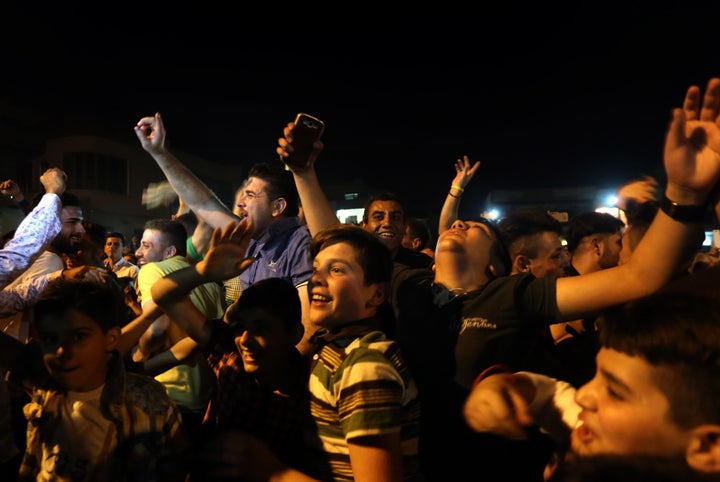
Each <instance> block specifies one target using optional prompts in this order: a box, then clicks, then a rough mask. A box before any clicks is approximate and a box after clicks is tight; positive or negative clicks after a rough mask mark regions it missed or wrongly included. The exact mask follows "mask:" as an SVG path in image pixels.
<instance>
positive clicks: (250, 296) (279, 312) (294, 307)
mask: <svg viewBox="0 0 720 482" xmlns="http://www.w3.org/2000/svg"><path fill="white" fill-rule="evenodd" d="M231 306H232V308H228V309H229V310H230V309H231V310H232V312H236V310H242V309H247V308H260V309H262V310H263V311H265V312H267V313H269V314H271V315H273V316H277V317H278V318H280V319H281V320H283V322H284V324H285V327H286V328H288V329H292V328H295V327H297V326H300V325H302V307H301V305H300V297H299V296H298V291H297V288H295V287H294V286H293V285H292V284H290V283H289V282H287V281H286V280H284V279H282V278H265V279H262V280H260V281H257V282H255V283H253V284H252V285H250V286H249V287H247V288H245V289H244V290H243V292H242V296H240V297H239V298H238V300H237V301H236V302H235V304H234V305H231ZM228 314H229V318H232V316H233V315H232V314H230V313H228ZM233 321H237V320H233V319H229V320H228V322H229V323H230V324H233Z"/></svg>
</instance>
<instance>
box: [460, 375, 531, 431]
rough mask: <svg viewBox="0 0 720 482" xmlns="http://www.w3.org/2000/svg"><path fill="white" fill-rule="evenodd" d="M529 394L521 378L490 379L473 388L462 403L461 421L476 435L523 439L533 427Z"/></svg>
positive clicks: (493, 377)
mask: <svg viewBox="0 0 720 482" xmlns="http://www.w3.org/2000/svg"><path fill="white" fill-rule="evenodd" d="M533 390H534V389H533V388H531V383H529V382H528V380H526V379H525V378H523V377H517V376H515V375H513V374H509V373H504V374H498V375H491V376H489V377H487V378H485V379H483V380H482V381H481V382H480V383H478V384H477V385H476V386H475V387H473V389H472V391H471V392H470V395H468V398H467V399H466V400H465V406H464V407H463V416H464V417H465V421H466V422H467V424H468V426H469V427H470V428H471V429H473V430H475V431H476V432H490V433H494V434H497V435H502V436H503V437H507V438H510V439H514V440H522V439H525V438H527V436H528V431H527V430H528V427H530V426H531V425H533V424H534V421H533V418H532V416H531V415H530V413H529V401H528V397H529V395H528V393H529V392H532V391H533ZM530 398H531V397H530Z"/></svg>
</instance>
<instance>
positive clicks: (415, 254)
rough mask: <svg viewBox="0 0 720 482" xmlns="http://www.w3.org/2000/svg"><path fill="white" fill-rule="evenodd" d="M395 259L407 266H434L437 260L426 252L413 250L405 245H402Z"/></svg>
mask: <svg viewBox="0 0 720 482" xmlns="http://www.w3.org/2000/svg"><path fill="white" fill-rule="evenodd" d="M393 261H394V262H396V263H400V264H402V265H405V266H407V267H408V268H432V265H433V264H434V263H435V260H434V259H432V258H431V257H430V256H428V255H427V254H425V253H421V252H419V251H413V250H412V249H408V248H406V247H405V246H400V249H398V252H397V254H395V257H394V258H393Z"/></svg>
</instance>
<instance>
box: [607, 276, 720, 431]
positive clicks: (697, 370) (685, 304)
mask: <svg viewBox="0 0 720 482" xmlns="http://www.w3.org/2000/svg"><path fill="white" fill-rule="evenodd" d="M598 330H599V332H598V334H599V340H600V344H601V346H602V347H605V348H610V349H613V350H615V351H618V352H621V353H625V354H627V355H630V356H637V357H641V358H643V359H645V360H647V362H648V363H650V364H651V365H653V366H654V367H656V368H657V376H656V378H655V380H656V382H657V384H658V386H659V387H660V389H661V390H662V392H663V393H664V394H665V395H666V396H667V398H668V400H669V401H670V416H671V417H672V420H673V422H675V423H676V424H677V425H679V426H681V427H683V428H690V427H693V426H696V425H699V424H704V423H716V424H717V423H720V411H718V409H717V407H718V403H720V398H719V397H720V395H719V394H720V300H717V299H716V298H714V297H711V296H707V295H695V294H693V293H692V292H688V291H679V292H672V291H668V290H664V291H660V292H658V293H657V294H655V295H651V296H648V297H645V298H641V299H639V300H635V301H632V302H629V303H625V304H622V305H619V306H616V307H613V308H610V309H608V310H606V311H605V312H604V313H603V314H602V315H601V316H600V317H599V318H598Z"/></svg>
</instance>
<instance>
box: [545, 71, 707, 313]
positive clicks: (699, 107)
mask: <svg viewBox="0 0 720 482" xmlns="http://www.w3.org/2000/svg"><path fill="white" fill-rule="evenodd" d="M672 114H673V115H672V120H671V122H670V126H669V128H668V131H667V135H666V138H665V149H664V166H665V172H666V174H667V180H668V182H667V186H666V188H665V199H664V200H663V201H661V209H660V210H659V211H658V213H657V215H656V216H655V219H654V220H653V223H652V225H651V226H650V228H649V229H648V231H647V233H646V234H645V236H643V238H642V241H641V242H640V243H639V244H638V246H637V248H636V249H635V251H633V254H632V256H631V257H630V260H629V261H628V262H627V263H625V264H622V265H620V266H618V267H615V268H610V269H605V270H600V271H597V272H595V273H590V274H587V275H582V276H573V277H568V278H559V279H558V280H557V304H558V308H559V310H560V313H561V316H562V317H563V318H564V319H572V318H579V317H582V316H584V315H586V314H588V313H594V312H597V311H599V310H602V309H604V308H607V307H608V306H611V305H615V304H618V303H624V302H626V301H630V300H632V299H636V298H639V297H642V296H645V295H649V294H651V293H653V292H655V291H657V290H658V289H660V288H661V287H662V286H664V285H665V284H666V283H667V282H668V281H669V280H670V278H671V277H672V275H673V274H674V273H676V272H677V268H678V267H679V266H680V265H681V263H683V262H685V261H687V260H688V259H690V257H691V256H692V255H693V254H694V253H695V252H696V251H697V249H698V248H699V247H700V243H701V242H702V239H703V237H704V235H703V220H704V219H705V213H706V211H707V202H708V197H709V194H710V192H711V191H712V190H713V188H714V187H715V186H716V184H717V182H718V178H720V116H719V114H720V78H713V79H711V80H710V81H709V82H708V85H707V89H706V92H705V97H704V99H703V101H702V102H701V96H700V88H699V87H697V86H692V87H690V88H689V89H688V90H687V94H686V96H685V102H684V104H683V107H682V108H676V109H673V113H672Z"/></svg>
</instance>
